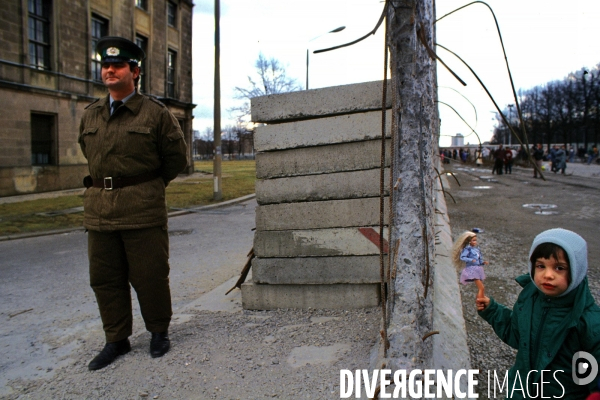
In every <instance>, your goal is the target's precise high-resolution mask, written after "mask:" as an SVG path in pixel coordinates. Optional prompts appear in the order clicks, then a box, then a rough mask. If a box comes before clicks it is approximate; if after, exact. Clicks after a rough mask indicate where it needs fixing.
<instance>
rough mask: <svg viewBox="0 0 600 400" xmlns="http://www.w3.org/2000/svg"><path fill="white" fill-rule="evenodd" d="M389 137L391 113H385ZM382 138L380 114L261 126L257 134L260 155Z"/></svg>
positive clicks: (255, 143) (256, 141)
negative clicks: (276, 151)
mask: <svg viewBox="0 0 600 400" xmlns="http://www.w3.org/2000/svg"><path fill="white" fill-rule="evenodd" d="M386 115H387V116H386V129H385V132H386V137H387V136H389V135H390V129H391V111H389V110H388V111H387V112H386ZM377 138H381V112H380V111H372V112H366V113H359V114H346V115H338V116H334V117H329V118H320V119H313V120H305V121H294V122H285V123H281V124H273V125H264V126H258V127H257V128H256V131H255V133H254V148H255V150H256V151H257V152H261V151H274V150H285V149H294V148H298V147H310V146H323V145H329V144H336V143H347V142H356V141H363V140H370V139H377Z"/></svg>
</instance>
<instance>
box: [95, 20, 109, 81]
mask: <svg viewBox="0 0 600 400" xmlns="http://www.w3.org/2000/svg"><path fill="white" fill-rule="evenodd" d="M106 35H108V21H107V20H105V19H104V18H102V17H99V16H97V15H92V79H93V80H95V81H97V82H102V63H101V58H100V54H98V53H97V52H96V44H97V43H98V40H99V39H100V38H101V37H102V36H106Z"/></svg>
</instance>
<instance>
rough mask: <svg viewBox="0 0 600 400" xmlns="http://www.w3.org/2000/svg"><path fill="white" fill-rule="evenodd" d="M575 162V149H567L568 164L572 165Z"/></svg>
mask: <svg viewBox="0 0 600 400" xmlns="http://www.w3.org/2000/svg"><path fill="white" fill-rule="evenodd" d="M573 161H575V148H574V147H573V146H570V147H569V162H570V163H572V162H573Z"/></svg>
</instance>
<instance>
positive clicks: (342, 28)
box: [306, 26, 346, 90]
mask: <svg viewBox="0 0 600 400" xmlns="http://www.w3.org/2000/svg"><path fill="white" fill-rule="evenodd" d="M344 29H346V27H345V26H340V27H338V28H335V29H333V30H331V31H329V32H325V33H322V34H320V35H319V36H315V37H314V38H312V39H310V40H309V42H312V41H313V40H315V39H318V38H320V37H321V36H323V35H327V34H328V33H337V32H341V31H343V30H344ZM306 90H308V48H307V49H306Z"/></svg>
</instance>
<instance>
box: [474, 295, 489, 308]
mask: <svg viewBox="0 0 600 400" xmlns="http://www.w3.org/2000/svg"><path fill="white" fill-rule="evenodd" d="M475 304H476V305H477V311H483V310H485V309H486V308H487V307H488V306H489V305H490V298H489V297H487V296H484V297H479V298H478V299H477V300H476V301H475Z"/></svg>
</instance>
